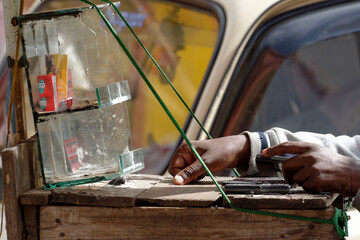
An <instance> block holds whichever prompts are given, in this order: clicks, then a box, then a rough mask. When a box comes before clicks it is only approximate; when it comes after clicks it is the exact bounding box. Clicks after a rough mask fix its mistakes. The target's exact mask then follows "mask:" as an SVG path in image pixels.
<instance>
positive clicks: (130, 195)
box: [20, 175, 161, 207]
mask: <svg viewBox="0 0 360 240" xmlns="http://www.w3.org/2000/svg"><path fill="white" fill-rule="evenodd" d="M126 178H127V180H126V183H125V184H122V185H110V184H108V183H109V181H103V182H97V183H91V184H84V185H78V186H72V187H66V188H57V189H52V190H43V189H32V190H31V191H28V192H26V193H24V194H22V196H21V197H20V202H21V204H22V205H47V204H50V205H51V204H68V205H82V206H106V207H132V206H134V205H135V198H136V197H137V196H138V195H139V194H140V193H142V192H144V191H145V190H146V189H148V188H150V187H151V186H153V185H155V184H156V183H157V182H159V181H160V180H161V177H160V176H155V175H130V176H127V177H126Z"/></svg>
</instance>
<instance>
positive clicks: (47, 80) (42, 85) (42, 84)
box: [37, 75, 58, 112]
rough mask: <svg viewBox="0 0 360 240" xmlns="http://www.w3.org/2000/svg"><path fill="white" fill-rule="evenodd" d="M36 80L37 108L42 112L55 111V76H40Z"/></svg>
mask: <svg viewBox="0 0 360 240" xmlns="http://www.w3.org/2000/svg"><path fill="white" fill-rule="evenodd" d="M37 78H38V89H39V106H40V109H41V111H42V112H54V111H56V110H57V106H58V104H57V87H56V75H40V76H38V77H37Z"/></svg>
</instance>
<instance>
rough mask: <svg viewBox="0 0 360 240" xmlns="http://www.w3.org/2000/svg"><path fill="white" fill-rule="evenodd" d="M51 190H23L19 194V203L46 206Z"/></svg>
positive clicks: (48, 202)
mask: <svg viewBox="0 0 360 240" xmlns="http://www.w3.org/2000/svg"><path fill="white" fill-rule="evenodd" d="M50 196H51V192H50V191H48V190H45V189H43V188H34V189H31V190H30V191H27V192H24V193H22V194H21V196H20V204H21V205H22V206H26V205H37V206H46V205H49V204H50Z"/></svg>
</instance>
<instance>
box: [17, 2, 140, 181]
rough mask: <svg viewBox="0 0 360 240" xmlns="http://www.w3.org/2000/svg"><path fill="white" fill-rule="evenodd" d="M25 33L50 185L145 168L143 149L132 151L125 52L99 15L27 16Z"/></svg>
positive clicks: (107, 9) (76, 12) (83, 12)
mask: <svg viewBox="0 0 360 240" xmlns="http://www.w3.org/2000/svg"><path fill="white" fill-rule="evenodd" d="M117 4H118V5H119V3H117ZM99 7H100V9H101V11H104V12H107V13H109V12H112V11H114V10H113V9H112V8H111V7H109V6H108V5H101V6H99ZM108 15H109V14H108ZM114 16H115V15H114ZM20 26H21V35H22V44H23V50H24V55H25V59H26V73H27V80H28V86H29V93H30V101H31V104H32V108H33V113H34V121H35V125H36V130H37V137H38V143H39V155H40V163H41V167H42V174H43V179H44V186H45V187H46V188H52V187H59V186H64V185H72V184H77V183H80V182H81V183H82V182H91V181H97V180H102V179H106V178H112V177H115V176H119V175H125V174H128V173H132V172H135V171H137V170H140V169H142V168H143V167H144V161H143V154H142V150H141V149H133V145H132V138H131V130H130V122H129V116H128V109H127V103H126V102H127V100H129V99H131V95H130V89H129V84H128V82H127V81H126V80H124V79H123V74H122V64H121V54H122V52H121V49H120V47H119V45H118V43H117V42H116V40H115V39H114V37H113V36H112V34H111V33H110V31H109V30H108V28H107V27H106V25H105V23H104V22H103V21H102V19H101V17H100V16H99V15H98V13H97V12H96V11H95V10H94V9H92V8H81V9H70V10H62V11H57V12H46V13H38V14H32V15H23V16H21V17H20Z"/></svg>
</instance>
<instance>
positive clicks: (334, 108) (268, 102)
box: [251, 33, 360, 135]
mask: <svg viewBox="0 0 360 240" xmlns="http://www.w3.org/2000/svg"><path fill="white" fill-rule="evenodd" d="M359 40H360V33H353V34H348V35H344V36H340V37H336V38H332V39H329V40H326V41H321V42H318V43H314V44H310V45H308V46H305V47H302V48H300V49H299V50H298V51H296V52H295V53H293V54H292V55H291V56H290V57H288V58H286V60H285V61H284V63H283V64H282V65H281V67H280V68H279V70H278V71H277V72H276V74H275V76H274V78H273V79H272V81H271V83H270V85H269V87H268V89H267V91H266V94H265V96H264V99H263V101H262V103H261V106H260V108H259V111H258V113H257V115H256V117H255V120H254V123H253V125H252V127H251V130H266V129H269V128H271V127H276V126H277V127H283V128H286V129H289V130H291V131H313V132H319V133H329V132H330V133H332V134H335V135H339V134H347V135H353V134H354V133H356V132H358V131H359V126H360V114H359V111H358V109H359V107H360V100H359V97H358V96H359V94H360V48H359V42H360V41H359ZM350 122H351V124H350Z"/></svg>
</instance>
